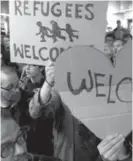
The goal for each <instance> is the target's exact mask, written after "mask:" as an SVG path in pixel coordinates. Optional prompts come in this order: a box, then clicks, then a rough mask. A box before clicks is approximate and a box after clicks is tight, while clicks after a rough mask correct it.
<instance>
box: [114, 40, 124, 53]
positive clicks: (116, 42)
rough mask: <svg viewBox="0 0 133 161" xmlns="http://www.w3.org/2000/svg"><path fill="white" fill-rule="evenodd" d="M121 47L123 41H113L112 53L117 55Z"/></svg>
mask: <svg viewBox="0 0 133 161" xmlns="http://www.w3.org/2000/svg"><path fill="white" fill-rule="evenodd" d="M122 48H123V42H122V41H121V40H117V41H115V42H114V44H113V53H114V54H115V55H117V54H118V53H119V51H120V50H121V49H122Z"/></svg>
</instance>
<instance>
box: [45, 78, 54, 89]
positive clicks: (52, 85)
mask: <svg viewBox="0 0 133 161" xmlns="http://www.w3.org/2000/svg"><path fill="white" fill-rule="evenodd" d="M45 82H46V83H47V84H48V86H49V87H51V88H53V87H54V82H53V83H50V82H49V81H48V80H47V79H46V80H45Z"/></svg>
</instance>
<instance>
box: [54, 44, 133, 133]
mask: <svg viewBox="0 0 133 161" xmlns="http://www.w3.org/2000/svg"><path fill="white" fill-rule="evenodd" d="M56 88H57V89H58V90H59V91H60V94H61V96H62V99H63V101H64V102H65V103H66V104H67V105H68V107H69V108H70V109H71V111H72V113H73V114H74V115H75V116H76V117H77V118H79V119H80V120H83V121H84V120H85V119H94V118H101V117H102V118H105V117H114V116H118V115H124V114H130V113H131V110H132V106H131V105H132V103H131V102H132V98H131V97H132V93H131V91H132V43H131V42H128V43H127V44H126V45H125V46H124V48H123V49H122V50H121V51H120V52H119V54H118V56H117V57H116V64H115V65H114V66H113V65H112V64H111V62H110V61H109V60H108V58H107V57H106V55H104V54H103V53H102V52H100V51H99V50H97V49H95V48H93V47H87V46H84V47H83V46H79V47H75V48H72V49H69V50H67V51H65V52H64V53H63V54H62V55H61V56H60V57H59V58H58V60H57V62H56ZM129 118H131V116H129ZM126 121H127V120H125V123H124V124H126ZM130 121H131V119H130ZM105 122H106V121H105ZM116 122H118V123H120V122H119V119H118V120H117V121H116ZM101 124H103V121H101ZM108 124H109V122H108ZM93 125H94V124H93ZM98 125H99V126H100V121H98ZM116 125H117V126H118V124H117V123H116ZM128 125H129V126H127V128H128V131H126V133H127V132H129V130H131V127H130V124H129V122H128ZM125 126H126V125H125ZM93 127H94V126H93ZM106 127H107V131H106V133H107V134H108V133H110V132H115V133H116V132H117V131H119V128H116V127H115V126H114V125H113V127H112V126H110V127H109V126H108V125H106ZM123 127H124V125H123ZM89 128H90V127H89ZM97 129H99V128H97ZM114 129H115V130H116V131H115V130H114ZM122 129H123V128H122ZM125 129H126V128H125ZM126 130H127V129H126Z"/></svg>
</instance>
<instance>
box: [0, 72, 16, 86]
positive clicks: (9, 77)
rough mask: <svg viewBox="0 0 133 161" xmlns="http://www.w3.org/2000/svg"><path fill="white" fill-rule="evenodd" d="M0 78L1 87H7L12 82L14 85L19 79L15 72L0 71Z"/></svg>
mask: <svg viewBox="0 0 133 161" xmlns="http://www.w3.org/2000/svg"><path fill="white" fill-rule="evenodd" d="M1 79H2V87H7V86H9V85H12V84H13V85H15V84H16V83H18V81H19V78H18V76H17V74H16V73H15V72H14V73H11V74H6V73H2V75H1Z"/></svg>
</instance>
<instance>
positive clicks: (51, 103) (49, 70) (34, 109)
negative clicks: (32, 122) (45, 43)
mask: <svg viewBox="0 0 133 161" xmlns="http://www.w3.org/2000/svg"><path fill="white" fill-rule="evenodd" d="M45 72H46V81H45V82H44V84H43V85H42V88H41V89H40V90H38V91H37V92H36V93H35V94H34V96H33V98H32V99H31V100H30V103H29V113H30V115H31V117H32V118H37V117H39V116H40V115H41V112H42V111H44V112H45V113H47V112H48V113H50V112H52V113H55V111H56V110H57V108H58V107H59V106H60V96H59V94H58V92H57V91H56V90H55V89H53V85H54V66H53V64H50V65H49V66H47V67H46V68H45Z"/></svg>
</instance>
